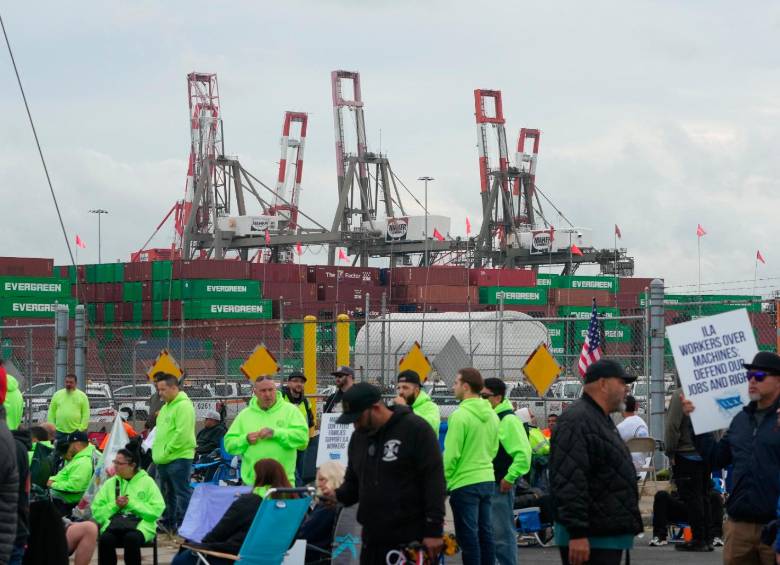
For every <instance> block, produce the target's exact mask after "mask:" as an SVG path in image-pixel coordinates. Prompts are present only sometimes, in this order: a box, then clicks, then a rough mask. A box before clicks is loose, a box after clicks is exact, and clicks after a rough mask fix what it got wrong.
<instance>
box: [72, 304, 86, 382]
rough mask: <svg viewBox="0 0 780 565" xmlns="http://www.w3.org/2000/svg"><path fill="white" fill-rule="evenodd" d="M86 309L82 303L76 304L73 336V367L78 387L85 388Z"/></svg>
mask: <svg viewBox="0 0 780 565" xmlns="http://www.w3.org/2000/svg"><path fill="white" fill-rule="evenodd" d="M85 314H86V310H85V308H84V305H83V304H77V305H76V333H75V336H74V338H73V369H74V372H75V373H76V379H77V380H78V383H79V388H81V387H82V384H81V383H83V387H84V388H83V389H82V390H86V386H87V375H86V367H85V361H86V356H87V327H86V324H85V321H86V315H85Z"/></svg>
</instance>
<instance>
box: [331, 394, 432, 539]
mask: <svg viewBox="0 0 780 565" xmlns="http://www.w3.org/2000/svg"><path fill="white" fill-rule="evenodd" d="M391 410H392V411H393V415H392V416H391V417H390V420H388V421H387V423H386V424H385V425H384V426H382V427H381V428H379V429H378V430H376V431H375V432H373V433H367V432H363V431H355V433H353V434H352V439H351V440H350V442H349V448H348V454H349V463H348V466H347V473H346V476H345V478H344V484H343V485H342V486H341V487H339V489H338V490H337V491H336V497H337V498H338V500H339V502H341V503H342V504H344V505H345V506H351V505H353V504H355V503H356V502H359V503H360V507H359V508H358V513H357V519H358V522H360V524H361V525H362V526H363V540H364V541H365V542H370V543H382V544H388V543H391V544H396V543H397V544H399V545H400V544H403V543H409V542H412V541H421V540H422V539H423V538H426V537H441V535H442V528H443V524H444V499H445V497H446V484H445V481H444V466H443V464H442V457H441V451H440V450H439V442H438V441H437V439H436V436H435V434H434V433H433V429H432V428H431V426H430V425H429V424H428V423H427V422H426V421H425V420H423V419H422V418H420V417H419V416H416V415H415V414H413V413H412V411H411V410H410V409H409V408H408V407H406V406H394V407H392V408H391Z"/></svg>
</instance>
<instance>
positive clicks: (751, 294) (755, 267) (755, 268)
mask: <svg viewBox="0 0 780 565" xmlns="http://www.w3.org/2000/svg"><path fill="white" fill-rule="evenodd" d="M757 275H758V253H756V258H755V265H754V266H753V292H751V293H750V301H751V302H752V301H753V297H754V296H755V295H756V276H757Z"/></svg>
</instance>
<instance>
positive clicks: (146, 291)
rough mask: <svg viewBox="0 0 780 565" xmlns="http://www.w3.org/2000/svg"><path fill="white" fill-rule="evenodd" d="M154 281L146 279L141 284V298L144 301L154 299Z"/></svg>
mask: <svg viewBox="0 0 780 565" xmlns="http://www.w3.org/2000/svg"><path fill="white" fill-rule="evenodd" d="M153 284H154V283H152V281H144V282H143V283H142V284H141V300H143V301H144V302H149V301H151V300H152V297H153V295H154V292H153V289H154V286H153Z"/></svg>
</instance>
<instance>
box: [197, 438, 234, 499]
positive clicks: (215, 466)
mask: <svg viewBox="0 0 780 565" xmlns="http://www.w3.org/2000/svg"><path fill="white" fill-rule="evenodd" d="M234 457H235V456H234V455H232V454H230V453H228V452H227V451H225V442H224V438H223V439H221V440H219V458H218V459H214V460H213V461H207V462H205V463H193V465H192V478H191V480H190V484H191V485H192V486H193V487H195V486H196V485H200V484H209V485H218V484H220V483H221V482H222V481H224V482H225V483H227V484H239V483H238V481H239V469H240V467H241V465H240V464H239V465H236V466H233V464H232V463H233V459H234ZM207 476H209V477H210V478H209V479H208V480H204V478H205V477H207Z"/></svg>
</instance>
